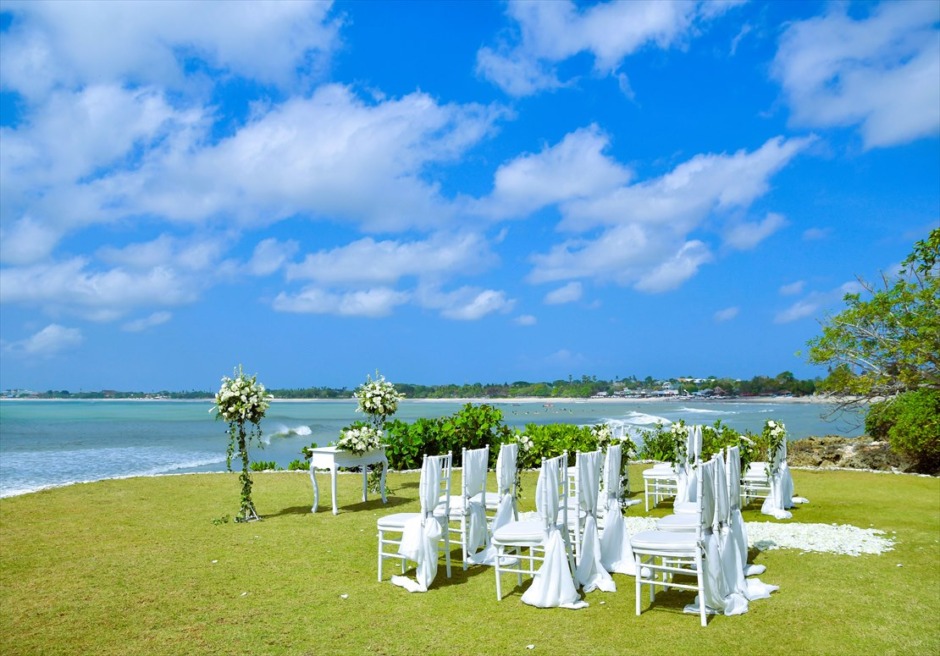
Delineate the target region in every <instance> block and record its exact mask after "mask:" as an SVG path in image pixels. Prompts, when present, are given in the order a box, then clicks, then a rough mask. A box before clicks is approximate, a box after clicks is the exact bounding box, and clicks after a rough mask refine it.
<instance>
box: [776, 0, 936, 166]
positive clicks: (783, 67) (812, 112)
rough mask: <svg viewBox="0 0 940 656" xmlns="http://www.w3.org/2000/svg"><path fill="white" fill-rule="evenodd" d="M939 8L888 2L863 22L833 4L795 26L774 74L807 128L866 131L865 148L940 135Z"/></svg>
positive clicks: (782, 44)
mask: <svg viewBox="0 0 940 656" xmlns="http://www.w3.org/2000/svg"><path fill="white" fill-rule="evenodd" d="M938 22H940V5H938V4H937V3H935V2H884V3H881V4H878V5H876V6H874V7H873V8H872V10H871V13H870V14H869V15H868V16H866V17H864V18H860V19H858V20H856V19H853V18H852V17H850V16H849V15H848V13H847V6H846V5H843V4H833V5H831V6H830V9H829V11H828V13H827V14H826V15H825V16H821V17H817V18H812V19H808V20H804V21H798V22H795V23H792V24H791V25H790V26H789V27H788V28H787V30H786V31H785V32H784V34H783V36H782V37H781V40H780V47H779V50H778V52H777V55H776V58H775V59H774V63H773V68H772V72H773V75H774V77H775V78H776V79H777V80H779V81H780V83H781V85H782V86H783V92H784V94H785V95H786V98H787V101H788V103H789V105H790V108H791V110H792V119H791V120H792V122H793V123H794V124H795V125H800V126H812V127H830V126H859V128H860V130H861V133H862V138H863V139H864V142H865V146H866V148H876V147H885V146H893V145H897V144H902V143H906V142H909V141H913V140H915V139H919V138H921V137H926V136H931V135H934V134H937V133H938V132H940V111H937V108H938V107H940V31H938V28H937V24H938Z"/></svg>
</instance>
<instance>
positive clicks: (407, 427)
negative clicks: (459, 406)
mask: <svg viewBox="0 0 940 656" xmlns="http://www.w3.org/2000/svg"><path fill="white" fill-rule="evenodd" d="M385 430H386V432H387V434H386V436H385V455H386V456H387V457H388V466H389V467H390V468H392V469H398V470H408V469H420V468H421V459H422V457H423V456H424V455H437V454H439V453H440V452H441V450H442V446H441V441H440V420H439V419H425V418H421V419H418V420H416V421H415V422H414V423H413V424H408V423H406V422H404V421H401V420H398V419H396V420H395V421H390V422H388V423H387V424H385Z"/></svg>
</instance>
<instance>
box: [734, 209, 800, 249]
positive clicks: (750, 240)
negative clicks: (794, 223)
mask: <svg viewBox="0 0 940 656" xmlns="http://www.w3.org/2000/svg"><path fill="white" fill-rule="evenodd" d="M785 225H787V220H786V219H785V218H783V216H781V215H780V214H775V213H773V212H770V213H768V214H767V216H766V217H765V218H764V220H763V221H756V222H746V221H745V222H741V223H737V224H735V225H732V226H731V228H730V229H729V230H728V232H727V234H726V235H725V243H726V244H728V245H729V246H731V247H732V248H735V249H737V250H741V251H747V250H751V249H753V248H755V247H756V246H757V245H758V244H759V243H761V242H762V241H764V240H765V239H767V237H769V236H770V235H772V234H774V233H775V232H777V231H778V230H779V229H780V228H782V227H783V226H785Z"/></svg>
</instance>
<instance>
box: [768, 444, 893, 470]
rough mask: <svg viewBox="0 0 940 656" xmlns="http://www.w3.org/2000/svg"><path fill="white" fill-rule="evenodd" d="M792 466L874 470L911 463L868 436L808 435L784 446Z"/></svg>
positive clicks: (889, 447)
mask: <svg viewBox="0 0 940 656" xmlns="http://www.w3.org/2000/svg"><path fill="white" fill-rule="evenodd" d="M787 462H789V463H790V465H791V466H793V467H844V468H847V469H874V470H878V471H910V470H911V464H910V463H909V462H907V461H906V460H905V459H904V458H902V457H901V456H899V455H898V454H897V453H895V452H894V451H892V450H891V446H890V445H889V444H888V443H887V442H879V441H877V440H874V439H872V438H871V437H866V436H862V437H840V436H837V435H829V436H826V437H808V438H806V439H803V440H796V441H794V442H790V443H789V444H788V445H787Z"/></svg>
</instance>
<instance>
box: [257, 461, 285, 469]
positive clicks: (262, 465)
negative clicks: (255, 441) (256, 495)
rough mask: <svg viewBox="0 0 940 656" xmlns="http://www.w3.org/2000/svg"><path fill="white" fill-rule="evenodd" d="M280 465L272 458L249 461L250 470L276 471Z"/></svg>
mask: <svg viewBox="0 0 940 656" xmlns="http://www.w3.org/2000/svg"><path fill="white" fill-rule="evenodd" d="M280 469H281V467H278V466H277V463H276V462H274V461H273V460H256V461H255V462H253V463H251V471H278V470H280Z"/></svg>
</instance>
